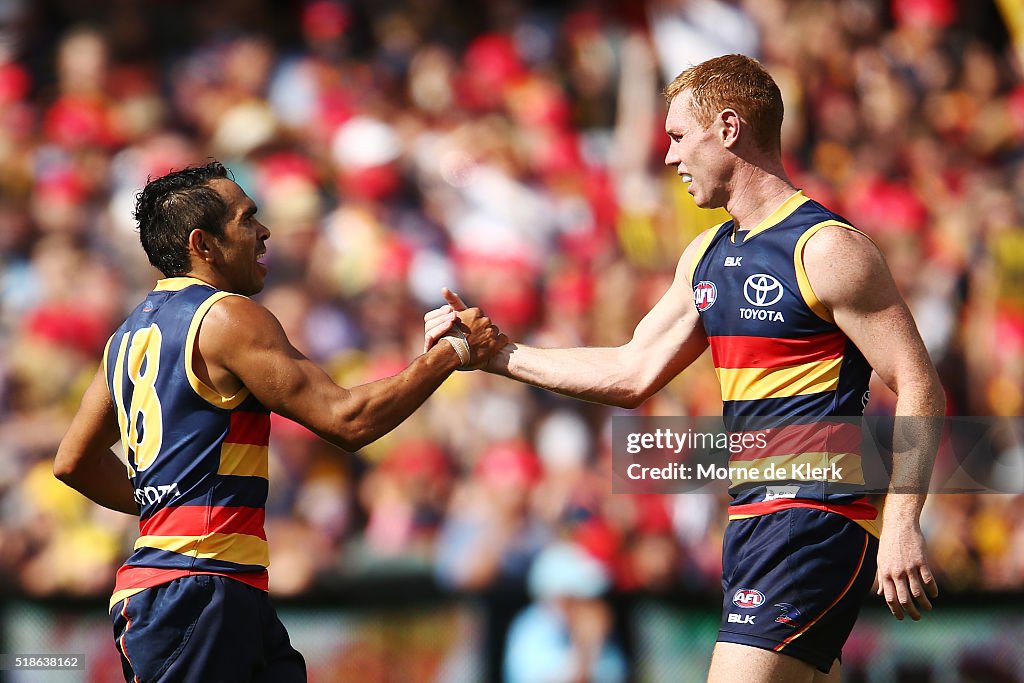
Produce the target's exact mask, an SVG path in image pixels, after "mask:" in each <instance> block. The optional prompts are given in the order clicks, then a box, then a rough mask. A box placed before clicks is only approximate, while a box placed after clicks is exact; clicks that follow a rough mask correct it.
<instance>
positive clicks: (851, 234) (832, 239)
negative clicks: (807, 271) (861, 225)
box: [803, 221, 881, 266]
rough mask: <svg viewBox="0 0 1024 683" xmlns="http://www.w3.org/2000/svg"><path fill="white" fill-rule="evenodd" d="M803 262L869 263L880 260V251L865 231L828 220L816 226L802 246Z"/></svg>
mask: <svg viewBox="0 0 1024 683" xmlns="http://www.w3.org/2000/svg"><path fill="white" fill-rule="evenodd" d="M803 257H804V264H805V265H808V264H810V263H813V262H815V261H819V260H821V261H827V262H834V263H844V262H846V261H848V260H852V261H853V262H852V263H849V265H853V266H856V265H858V264H861V263H865V264H870V263H876V262H880V261H881V252H880V251H879V250H878V247H877V246H876V245H875V243H874V242H873V241H872V239H871V238H870V237H868V236H867V235H866V234H865V233H863V232H861V231H860V230H857V229H856V228H854V227H853V226H851V225H849V224H848V223H843V222H840V221H830V222H827V223H824V224H823V225H821V226H820V227H818V228H817V229H816V230H815V231H814V233H813V234H812V235H810V237H809V238H808V239H807V243H806V244H805V245H804V248H803Z"/></svg>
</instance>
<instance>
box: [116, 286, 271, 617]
mask: <svg viewBox="0 0 1024 683" xmlns="http://www.w3.org/2000/svg"><path fill="white" fill-rule="evenodd" d="M227 296H236V295H232V294H228V293H227V292H221V291H218V290H216V289H214V288H213V287H212V286H210V285H207V284H206V283H204V282H202V281H201V280H197V279H194V278H189V277H177V278H168V279H165V280H160V281H159V282H158V283H157V286H156V288H155V289H154V290H153V291H152V292H150V293H149V295H148V296H147V297H146V300H145V302H143V303H142V304H140V305H139V306H138V307H137V308H136V309H135V310H134V311H133V312H132V314H131V315H130V316H129V317H128V319H127V320H125V322H124V323H123V324H122V325H121V327H119V328H118V330H117V331H116V332H115V333H114V335H113V336H112V337H111V338H110V340H109V341H108V342H107V348H106V351H105V352H104V355H103V363H104V370H105V374H106V378H107V388H108V390H109V391H110V395H111V397H112V398H113V402H114V406H115V410H116V412H117V418H118V424H119V426H120V429H121V445H122V447H123V449H124V453H125V455H126V458H127V464H128V477H129V479H130V480H131V483H132V487H133V488H134V489H135V500H136V502H137V503H138V505H139V510H140V515H139V538H138V540H137V541H136V542H135V551H134V553H133V554H132V555H131V556H130V557H129V558H128V560H127V561H126V562H125V564H124V565H123V566H122V567H121V569H120V570H118V572H117V579H116V582H115V587H114V594H113V597H112V598H111V602H110V604H111V607H113V605H115V604H117V602H119V601H120V600H122V599H124V598H126V597H128V596H130V595H132V594H134V593H137V592H139V591H141V590H144V589H146V588H150V587H152V586H157V585H160V584H163V583H167V582H168V581H172V580H174V579H177V578H180V577H182V576H189V575H193V574H218V575H223V576H228V577H231V578H234V579H237V580H239V581H242V582H244V583H247V584H249V585H251V586H255V587H257V588H261V589H263V590H267V566H268V565H269V553H268V549H267V539H266V534H265V533H264V530H263V522H264V510H265V506H266V501H267V474H268V473H267V468H268V462H267V449H268V443H269V439H270V413H269V411H268V410H267V409H266V408H264V407H263V406H262V405H261V404H260V403H259V402H258V401H257V400H256V399H255V398H254V397H252V396H251V395H250V394H249V391H248V390H247V389H245V388H243V389H242V390H240V391H239V392H238V393H237V394H235V395H234V396H230V397H225V396H221V395H220V394H219V393H217V392H216V391H215V390H214V389H212V388H211V387H209V386H208V385H207V384H205V383H204V382H203V381H202V380H200V379H199V378H198V377H197V376H196V374H195V372H194V370H193V366H192V356H193V351H194V348H195V343H196V335H197V333H198V331H199V325H200V323H201V322H202V320H203V316H205V315H206V313H207V311H209V309H210V307H211V306H212V305H213V304H214V303H216V302H217V301H219V300H220V299H222V298H224V297H227Z"/></svg>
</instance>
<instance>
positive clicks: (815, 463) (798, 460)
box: [729, 453, 864, 486]
mask: <svg viewBox="0 0 1024 683" xmlns="http://www.w3.org/2000/svg"><path fill="white" fill-rule="evenodd" d="M832 465H835V467H836V469H837V470H838V471H839V477H838V478H828V477H827V476H826V477H815V476H813V474H814V472H813V470H818V471H819V473H820V472H825V473H826V474H827V473H828V472H830V471H831V466H832ZM729 467H731V468H737V469H735V470H734V471H735V472H736V475H737V476H735V477H733V478H732V485H733V486H738V485H740V484H752V483H761V482H766V481H780V480H788V481H828V482H831V483H834V484H863V483H864V469H863V468H862V466H861V459H860V456H859V455H857V454H856V453H792V454H789V455H769V456H766V457H763V458H753V459H752V460H734V461H731V462H730V463H729ZM754 468H756V469H757V471H758V476H756V477H753V476H749V475H750V474H751V473H752V470H753V469H754ZM769 470H771V471H774V472H775V473H776V474H778V473H779V472H781V473H782V475H781V476H766V473H767V472H769Z"/></svg>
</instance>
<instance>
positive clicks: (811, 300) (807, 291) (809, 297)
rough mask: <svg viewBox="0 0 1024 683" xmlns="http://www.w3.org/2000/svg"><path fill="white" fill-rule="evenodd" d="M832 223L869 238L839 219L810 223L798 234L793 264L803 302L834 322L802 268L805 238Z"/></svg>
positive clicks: (822, 317) (825, 319)
mask: <svg viewBox="0 0 1024 683" xmlns="http://www.w3.org/2000/svg"><path fill="white" fill-rule="evenodd" d="M830 225H834V226H837V227H840V228H845V229H847V230H852V231H853V232H856V233H859V234H861V235H864V236H865V237H867V238H868V239H871V238H870V237H868V235H866V234H865V233H863V232H861V231H860V230H858V229H857V228H855V227H853V226H852V225H847V224H846V223H840V222H839V221H834V220H833V221H822V222H821V223H818V224H817V225H812V226H811V227H809V228H807V230H806V231H805V232H804V234H802V235H800V239H798V240H797V241H796V247H795V248H794V249H793V265H794V267H795V268H796V283H797V285H798V286H799V287H800V294H801V295H802V296H803V298H804V302H805V303H806V304H807V307H808V308H810V309H811V310H812V311H814V314H815V315H817V316H818V317H819V318H821V319H822V320H824V321H826V322H830V323H835V318H834V317H833V316H832V311H830V310H828V307H827V306H825V304H823V303H822V302H821V299H819V298H818V295H817V294H815V293H814V289H813V288H812V287H811V281H810V280H809V279H808V278H807V270H806V269H805V268H804V246H806V245H807V240H809V239H811V238H812V237H814V235H815V234H816V233H817V232H818V231H819V230H821V229H822V228H825V227H828V226H830Z"/></svg>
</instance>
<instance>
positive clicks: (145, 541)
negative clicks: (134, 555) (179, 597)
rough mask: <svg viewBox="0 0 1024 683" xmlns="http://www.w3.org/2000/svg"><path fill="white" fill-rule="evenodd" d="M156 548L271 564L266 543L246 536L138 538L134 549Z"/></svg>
mask: <svg viewBox="0 0 1024 683" xmlns="http://www.w3.org/2000/svg"><path fill="white" fill-rule="evenodd" d="M139 548H156V549H157V550H167V551H169V552H172V553H178V554H179V555H185V556H187V557H195V558H197V559H202V560H207V559H209V560H220V561H222V562H234V563H235V564H253V565H259V566H261V567H266V566H268V565H269V564H270V549H269V546H268V545H267V542H266V541H264V540H263V539H262V538H259V537H257V536H250V535H248V534H209V535H207V536H139V539H138V540H137V541H135V549H136V550H138V549H139Z"/></svg>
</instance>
